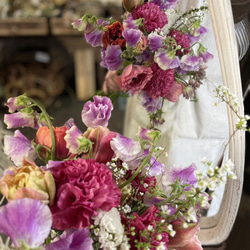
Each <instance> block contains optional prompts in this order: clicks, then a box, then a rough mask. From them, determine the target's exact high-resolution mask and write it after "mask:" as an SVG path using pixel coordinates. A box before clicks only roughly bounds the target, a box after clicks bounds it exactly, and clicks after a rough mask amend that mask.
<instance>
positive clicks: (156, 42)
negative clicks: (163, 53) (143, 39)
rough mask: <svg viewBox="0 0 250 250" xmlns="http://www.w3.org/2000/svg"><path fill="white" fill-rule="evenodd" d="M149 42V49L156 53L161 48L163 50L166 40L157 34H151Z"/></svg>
mask: <svg viewBox="0 0 250 250" xmlns="http://www.w3.org/2000/svg"><path fill="white" fill-rule="evenodd" d="M148 42H149V48H150V49H151V50H152V51H156V50H158V49H159V48H162V46H163V43H164V38H163V37H162V36H160V35H157V34H155V33H151V34H149V36H148Z"/></svg>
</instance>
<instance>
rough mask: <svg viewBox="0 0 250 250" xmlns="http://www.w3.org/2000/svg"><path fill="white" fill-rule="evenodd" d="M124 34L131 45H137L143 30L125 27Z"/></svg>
mask: <svg viewBox="0 0 250 250" xmlns="http://www.w3.org/2000/svg"><path fill="white" fill-rule="evenodd" d="M122 35H123V36H124V38H125V39H126V43H127V45H128V46H129V47H135V46H136V44H137V43H138V42H139V41H140V39H141V36H142V32H141V31H140V30H137V29H125V30H124V31H123V32H122Z"/></svg>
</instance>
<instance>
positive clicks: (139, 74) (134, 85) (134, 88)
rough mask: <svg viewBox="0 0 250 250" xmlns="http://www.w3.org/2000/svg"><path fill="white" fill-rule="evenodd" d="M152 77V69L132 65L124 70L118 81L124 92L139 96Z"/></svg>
mask: <svg viewBox="0 0 250 250" xmlns="http://www.w3.org/2000/svg"><path fill="white" fill-rule="evenodd" d="M151 77H152V70H151V68H150V67H146V66H140V65H132V64H130V65H128V66H127V67H126V68H125V69H124V70H123V72H122V75H121V77H120V78H118V81H119V85H120V88H121V90H122V91H124V92H127V91H131V92H133V94H137V93H139V92H141V90H143V88H144V87H145V85H146V84H147V83H148V82H149V81H150V80H151Z"/></svg>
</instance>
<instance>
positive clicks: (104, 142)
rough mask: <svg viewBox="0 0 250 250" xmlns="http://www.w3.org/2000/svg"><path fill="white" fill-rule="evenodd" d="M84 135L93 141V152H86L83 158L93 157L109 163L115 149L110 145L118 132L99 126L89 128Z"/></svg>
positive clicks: (98, 160)
mask: <svg viewBox="0 0 250 250" xmlns="http://www.w3.org/2000/svg"><path fill="white" fill-rule="evenodd" d="M83 136H85V137H86V138H88V139H89V140H90V141H91V142H93V148H92V153H88V154H85V155H84V156H83V158H85V159H88V158H92V159H94V160H96V161H97V162H102V163H107V162H108V161H110V160H111V159H112V157H113V155H114V151H113V150H112V149H111V147H110V141H111V140H112V139H113V138H114V137H116V136H117V133H116V132H113V131H110V130H109V129H108V128H106V127H102V126H99V127H97V128H88V129H87V131H86V132H85V133H84V134H83Z"/></svg>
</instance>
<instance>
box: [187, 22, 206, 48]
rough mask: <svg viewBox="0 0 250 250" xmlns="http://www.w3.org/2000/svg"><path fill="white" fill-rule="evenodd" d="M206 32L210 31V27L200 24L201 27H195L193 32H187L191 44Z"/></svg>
mask: <svg viewBox="0 0 250 250" xmlns="http://www.w3.org/2000/svg"><path fill="white" fill-rule="evenodd" d="M206 33H208V29H207V28H205V27H204V26H200V28H199V29H194V31H193V33H192V34H187V35H188V38H189V41H190V44H194V43H196V42H198V41H199V40H200V38H201V36H204V35H205V34H206Z"/></svg>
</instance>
